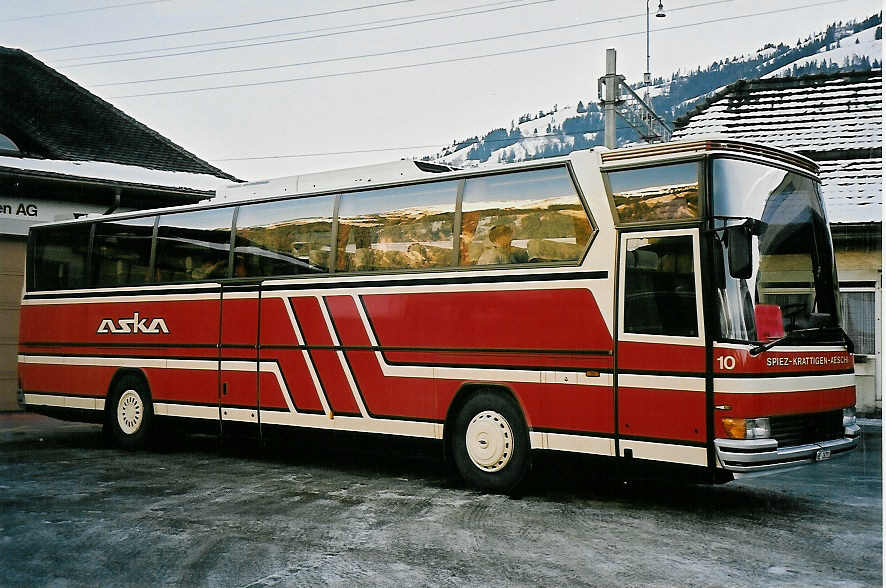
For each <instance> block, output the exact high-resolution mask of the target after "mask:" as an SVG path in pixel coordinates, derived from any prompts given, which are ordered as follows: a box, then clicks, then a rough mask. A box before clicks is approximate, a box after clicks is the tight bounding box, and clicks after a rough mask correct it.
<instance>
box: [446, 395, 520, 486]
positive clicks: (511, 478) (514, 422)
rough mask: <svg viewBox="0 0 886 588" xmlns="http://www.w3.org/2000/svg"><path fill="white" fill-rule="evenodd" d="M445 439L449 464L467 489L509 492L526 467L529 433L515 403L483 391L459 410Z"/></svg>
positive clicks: (501, 396)
mask: <svg viewBox="0 0 886 588" xmlns="http://www.w3.org/2000/svg"><path fill="white" fill-rule="evenodd" d="M453 425H454V428H453V432H452V435H451V436H449V440H450V443H451V451H452V458H453V462H454V463H455V467H456V469H457V470H458V473H459V474H460V475H461V477H462V479H464V480H465V482H467V483H468V484H469V485H471V486H474V487H475V488H479V489H481V490H486V491H490V492H509V491H511V490H513V489H514V488H515V487H516V486H517V485H518V484H519V483H520V481H522V480H523V478H524V477H525V476H526V473H527V472H528V471H529V466H530V452H529V431H528V429H527V427H526V421H525V420H524V419H523V414H522V412H521V411H520V409H519V407H518V406H517V405H516V403H515V402H514V401H513V400H511V399H510V398H508V397H507V396H505V395H504V394H501V393H499V392H496V391H493V390H484V391H481V392H478V393H477V394H475V395H473V396H471V398H469V399H468V400H467V402H465V404H464V405H463V406H462V407H461V408H460V409H459V411H458V413H457V414H456V416H455V421H454V423H453Z"/></svg>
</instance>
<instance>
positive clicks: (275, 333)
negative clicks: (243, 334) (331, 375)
mask: <svg viewBox="0 0 886 588" xmlns="http://www.w3.org/2000/svg"><path fill="white" fill-rule="evenodd" d="M287 304H289V301H288V300H286V299H284V298H262V306H261V342H262V346H263V347H262V349H261V358H262V359H263V360H276V361H277V362H278V363H279V365H280V373H281V375H282V376H283V379H284V382H285V384H286V387H287V388H288V389H289V396H290V398H291V399H292V402H293V404H295V407H296V409H298V410H310V411H318V410H323V405H322V404H321V403H320V396H319V395H318V393H317V386H316V385H315V384H314V380H313V378H311V372H310V371H309V370H308V364H307V362H306V361H305V357H304V353H303V352H302V350H300V349H273V348H271V349H268V348H267V347H265V346H267V345H298V338H297V337H296V335H295V331H294V328H293V326H292V320H291V319H290V318H289V313H288V312H287V311H286V305H287ZM261 385H262V386H265V379H264V378H262V380H261ZM267 385H268V386H271V387H272V389H278V388H279V385H278V384H277V382H276V378H275V379H274V382H273V383H272V384H271V383H268V384H267ZM264 393H265V389H264V387H262V396H261V398H262V405H263V406H264Z"/></svg>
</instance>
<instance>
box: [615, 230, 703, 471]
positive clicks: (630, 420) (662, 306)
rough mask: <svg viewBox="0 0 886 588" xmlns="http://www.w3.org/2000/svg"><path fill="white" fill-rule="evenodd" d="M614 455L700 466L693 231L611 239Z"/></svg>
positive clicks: (699, 341) (699, 325) (699, 335)
mask: <svg viewBox="0 0 886 588" xmlns="http://www.w3.org/2000/svg"><path fill="white" fill-rule="evenodd" d="M618 276H619V277H618V306H619V308H618V324H617V332H618V345H617V351H616V374H617V375H616V382H617V384H616V407H617V408H616V410H617V415H618V418H617V422H616V426H617V439H618V455H619V456H621V457H631V458H637V459H649V460H656V461H666V462H674V463H682V464H689V465H700V466H706V465H708V464H707V450H706V442H707V421H706V415H707V411H706V406H707V404H706V394H705V337H704V322H703V320H702V317H703V312H702V297H701V272H700V257H699V231H698V229H696V228H688V229H673V230H664V231H649V230H640V231H636V232H623V233H621V234H620V237H619V273H618Z"/></svg>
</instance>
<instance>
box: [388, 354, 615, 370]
mask: <svg viewBox="0 0 886 588" xmlns="http://www.w3.org/2000/svg"><path fill="white" fill-rule="evenodd" d="M384 355H385V359H386V360H387V361H388V362H389V363H399V364H418V365H440V366H445V365H458V366H471V367H526V368H571V369H588V370H595V369H596V370H611V369H612V356H609V355H606V356H593V355H576V354H560V353H556V354H551V353H526V352H519V351H513V352H511V351H508V352H480V351H475V352H471V353H465V352H461V351H385V354H384Z"/></svg>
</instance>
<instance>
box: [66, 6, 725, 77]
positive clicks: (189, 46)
mask: <svg viewBox="0 0 886 588" xmlns="http://www.w3.org/2000/svg"><path fill="white" fill-rule="evenodd" d="M163 1H166V0H163ZM730 1H731V0H730ZM514 2H517V0H499V1H498V2H487V3H486V4H478V5H475V6H466V7H463V8H450V9H449V10H438V11H435V12H425V13H422V14H413V15H411V16H394V17H391V18H382V19H376V20H370V21H364V22H357V23H352V24H347V25H335V26H331V27H319V28H314V29H307V30H302V31H290V32H288V33H275V34H273V35H258V36H252V37H240V38H238V39H226V40H224V41H204V42H202V43H189V44H187V45H175V46H173V47H155V48H152V49H138V50H132V51H117V52H114V53H101V54H99V55H81V56H79V57H65V58H63V59H56V60H55V63H64V62H68V61H84V60H88V59H104V58H105V57H121V56H123V55H139V54H144V53H155V52H157V51H175V50H177V49H192V48H194V47H211V46H213V45H225V44H227V43H240V42H241V41H258V40H262V39H279V38H280V37H291V36H293V35H307V34H310V33H319V32H322V31H333V30H337V29H349V28H352V27H357V26H363V25H373V24H380V23H387V22H393V21H397V20H406V19H410V18H422V17H425V16H436V15H438V14H451V13H453V12H464V11H466V10H471V9H476V8H486V7H487V6H500V5H502V4H513V3H514ZM353 32H359V31H353ZM221 49H224V47H222V48H221Z"/></svg>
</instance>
